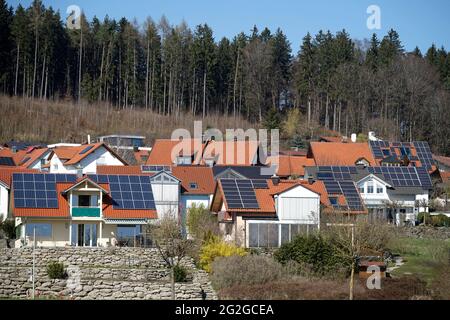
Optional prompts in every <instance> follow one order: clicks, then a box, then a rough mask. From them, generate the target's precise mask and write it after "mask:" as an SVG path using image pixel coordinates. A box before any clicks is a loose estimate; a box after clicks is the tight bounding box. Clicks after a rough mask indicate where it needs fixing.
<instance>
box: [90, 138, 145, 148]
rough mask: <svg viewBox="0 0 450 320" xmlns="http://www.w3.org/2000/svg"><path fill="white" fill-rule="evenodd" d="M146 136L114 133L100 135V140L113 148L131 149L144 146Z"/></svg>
mask: <svg viewBox="0 0 450 320" xmlns="http://www.w3.org/2000/svg"><path fill="white" fill-rule="evenodd" d="M144 140H145V137H144V136H136V135H121V134H112V135H107V136H100V137H98V142H103V143H105V144H107V145H109V146H110V147H113V148H123V149H130V150H133V148H139V147H143V146H144Z"/></svg>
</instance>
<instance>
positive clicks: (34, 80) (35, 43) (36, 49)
mask: <svg viewBox="0 0 450 320" xmlns="http://www.w3.org/2000/svg"><path fill="white" fill-rule="evenodd" d="M38 36H39V35H38V27H37V24H36V31H35V41H34V69H33V88H32V89H31V95H32V97H33V98H34V88H35V85H36V69H37V51H38V45H39V40H38Z"/></svg>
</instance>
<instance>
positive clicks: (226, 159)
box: [203, 140, 259, 166]
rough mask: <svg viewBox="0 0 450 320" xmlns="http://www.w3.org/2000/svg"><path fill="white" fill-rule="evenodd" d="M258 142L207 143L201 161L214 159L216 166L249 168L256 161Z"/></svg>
mask: <svg viewBox="0 0 450 320" xmlns="http://www.w3.org/2000/svg"><path fill="white" fill-rule="evenodd" d="M258 147H259V143H258V141H249V140H247V141H214V140H213V141H209V142H208V143H207V144H206V146H205V149H204V151H203V159H215V161H216V164H217V165H226V166H231V165H241V166H250V165H254V164H256V161H257V159H258V154H257V152H258Z"/></svg>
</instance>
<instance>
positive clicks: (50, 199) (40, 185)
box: [12, 173, 76, 208]
mask: <svg viewBox="0 0 450 320" xmlns="http://www.w3.org/2000/svg"><path fill="white" fill-rule="evenodd" d="M12 181H13V187H14V206H15V207H16V208H58V194H57V192H56V183H57V182H69V183H74V182H75V181H76V175H71V174H39V173H14V174H13V177H12Z"/></svg>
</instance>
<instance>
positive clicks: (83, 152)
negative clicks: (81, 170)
mask: <svg viewBox="0 0 450 320" xmlns="http://www.w3.org/2000/svg"><path fill="white" fill-rule="evenodd" d="M93 147H94V146H87V147H86V148H84V149H83V150H81V152H80V154H85V153H86V152H88V151H89V150H91V149H92V148H93Z"/></svg>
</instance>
